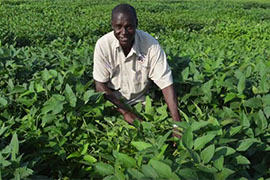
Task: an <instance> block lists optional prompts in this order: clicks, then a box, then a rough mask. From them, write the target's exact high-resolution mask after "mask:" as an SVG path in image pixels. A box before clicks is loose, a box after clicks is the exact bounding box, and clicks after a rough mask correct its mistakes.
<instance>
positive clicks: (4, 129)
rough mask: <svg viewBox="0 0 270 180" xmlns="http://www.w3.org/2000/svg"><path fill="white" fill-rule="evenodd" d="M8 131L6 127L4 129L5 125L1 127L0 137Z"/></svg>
mask: <svg viewBox="0 0 270 180" xmlns="http://www.w3.org/2000/svg"><path fill="white" fill-rule="evenodd" d="M7 129H8V127H5V124H3V125H2V127H1V129H0V136H2V134H3V133H4V132H5V131H6V130H7Z"/></svg>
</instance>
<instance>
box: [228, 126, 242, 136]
mask: <svg viewBox="0 0 270 180" xmlns="http://www.w3.org/2000/svg"><path fill="white" fill-rule="evenodd" d="M242 129H243V127H242V126H236V127H231V129H230V131H229V134H230V137H232V136H234V135H235V134H237V133H239V132H240V131H241V130H242Z"/></svg>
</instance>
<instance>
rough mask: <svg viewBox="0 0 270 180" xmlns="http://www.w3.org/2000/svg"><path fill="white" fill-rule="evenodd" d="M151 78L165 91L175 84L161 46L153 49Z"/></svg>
mask: <svg viewBox="0 0 270 180" xmlns="http://www.w3.org/2000/svg"><path fill="white" fill-rule="evenodd" d="M149 56H150V71H149V78H150V79H151V80H153V81H154V83H155V84H156V85H157V86H158V87H159V88H160V89H164V88H166V87H168V86H170V85H171V84H173V78H172V72H171V69H170V67H169V64H168V62H167V58H166V54H165V52H164V51H163V49H162V48H161V46H160V45H159V44H155V45H153V46H152V47H151V49H150V52H149Z"/></svg>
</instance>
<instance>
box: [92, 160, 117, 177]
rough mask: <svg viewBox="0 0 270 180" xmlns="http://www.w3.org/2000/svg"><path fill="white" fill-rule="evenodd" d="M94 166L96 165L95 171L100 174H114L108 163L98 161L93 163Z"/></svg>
mask: <svg viewBox="0 0 270 180" xmlns="http://www.w3.org/2000/svg"><path fill="white" fill-rule="evenodd" d="M95 167H96V170H97V172H98V173H99V174H100V175H102V176H106V175H111V174H114V169H113V167H112V166H111V165H109V164H105V163H102V162H99V163H96V164H95Z"/></svg>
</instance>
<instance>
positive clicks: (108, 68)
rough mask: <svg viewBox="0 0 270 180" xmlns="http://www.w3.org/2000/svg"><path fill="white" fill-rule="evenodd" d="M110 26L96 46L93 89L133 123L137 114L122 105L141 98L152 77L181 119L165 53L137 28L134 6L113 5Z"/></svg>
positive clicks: (170, 106)
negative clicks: (110, 29)
mask: <svg viewBox="0 0 270 180" xmlns="http://www.w3.org/2000/svg"><path fill="white" fill-rule="evenodd" d="M111 25H112V29H113V31H112V32H110V33H108V34H106V35H104V36H103V37H101V38H100V39H99V40H98V41H97V43H96V46H95V51H94V70H93V77H94V80H95V85H96V90H97V91H100V92H104V93H105V97H106V98H107V99H108V100H109V101H111V102H112V103H113V104H115V105H116V106H117V110H118V111H119V112H120V113H121V114H122V115H123V116H124V119H125V120H126V121H127V122H128V123H130V124H132V123H133V121H134V120H135V119H139V117H138V116H137V115H136V114H134V113H133V112H131V111H130V110H129V109H128V108H126V106H125V105H124V104H125V103H126V104H129V105H133V104H136V103H137V102H140V101H144V100H145V93H146V92H147V90H148V88H149V84H150V80H152V81H153V82H154V83H155V84H156V85H157V86H158V87H159V88H160V89H162V93H163V96H164V98H165V101H166V103H167V105H168V108H169V110H170V113H171V116H172V118H173V120H174V121H180V116H179V112H178V108H177V97H176V94H175V91H174V87H173V80H172V74H171V70H170V68H169V66H168V63H167V59H166V55H165V53H164V51H163V49H162V48H161V47H160V45H159V43H158V42H157V41H156V40H155V39H154V38H153V37H152V36H150V35H149V34H147V33H146V32H143V31H140V30H137V29H136V28H137V25H138V20H137V15H136V11H135V9H134V8H133V7H132V6H130V5H128V4H120V5H118V6H116V7H115V8H114V9H113V11H112V17H111ZM121 99H122V100H123V101H124V103H123V101H121Z"/></svg>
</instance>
